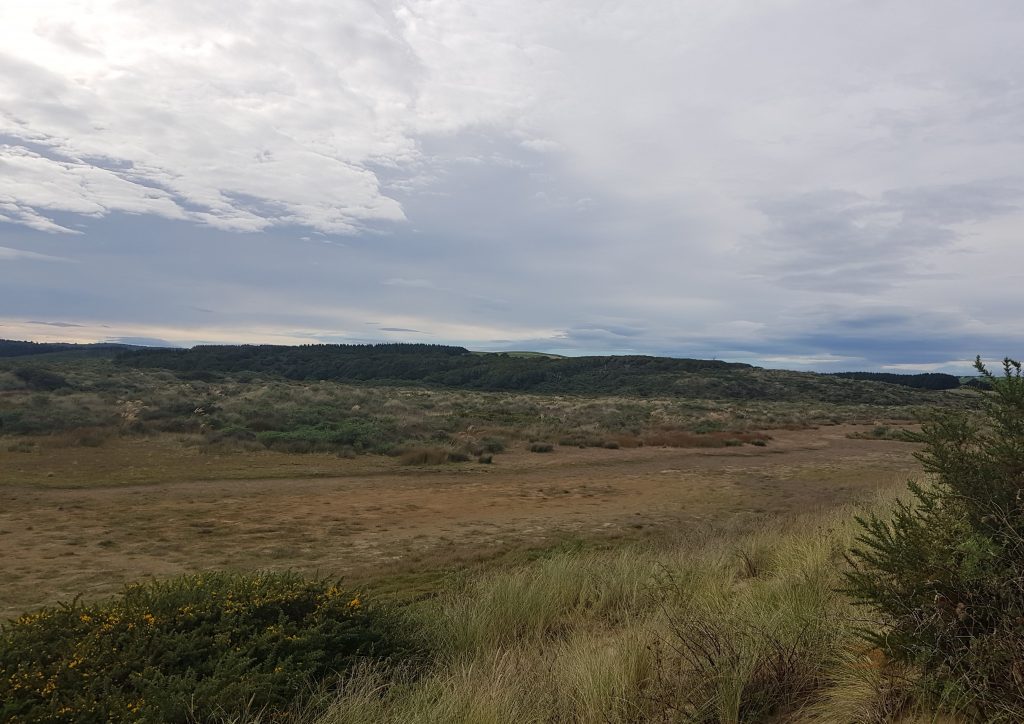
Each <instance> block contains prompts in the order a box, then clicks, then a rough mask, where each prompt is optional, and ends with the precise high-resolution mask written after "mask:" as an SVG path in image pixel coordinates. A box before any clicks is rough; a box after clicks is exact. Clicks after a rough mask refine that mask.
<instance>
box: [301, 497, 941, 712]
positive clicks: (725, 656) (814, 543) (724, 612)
mask: <svg viewBox="0 0 1024 724" xmlns="http://www.w3.org/2000/svg"><path fill="white" fill-rule="evenodd" d="M892 497H894V493H890V494H888V495H887V496H882V497H880V498H879V499H877V500H874V501H872V502H871V503H870V504H868V505H866V506H862V507H860V508H857V507H853V506H847V507H844V508H841V509H838V510H834V511H830V512H828V513H819V514H809V515H805V516H802V517H799V518H797V519H795V520H791V521H788V522H777V521H766V522H765V523H764V524H763V525H760V526H758V529H757V530H756V531H750V530H747V531H744V530H734V531H718V532H716V533H715V534H713V535H712V534H706V535H694V536H690V537H689V538H687V539H681V540H679V541H677V542H675V543H673V544H671V545H662V546H658V547H647V548H630V549H625V550H622V549H619V550H608V551H597V552H595V551H581V552H563V553H557V554H554V555H551V556H550V557H547V558H544V559H542V560H539V561H537V562H534V563H532V564H529V565H525V566H522V567H516V568H512V569H508V570H500V571H481V572H478V573H477V574H475V575H466V576H465V577H464V578H462V579H461V580H458V581H454V582H452V584H451V585H450V586H449V587H448V589H447V590H446V591H445V592H444V593H443V594H442V595H440V596H438V597H437V598H435V599H432V600H430V601H426V602H423V603H420V604H417V605H415V606H414V607H413V608H412V609H411V610H410V612H409V613H410V616H411V617H412V620H413V621H414V625H415V628H416V629H417V631H418V632H419V635H420V636H421V637H422V638H423V640H424V641H425V642H426V644H427V646H428V647H429V648H430V650H432V651H433V652H434V656H433V658H432V663H431V664H430V665H429V666H428V667H427V669H426V670H425V671H422V670H420V671H414V670H412V669H408V668H406V669H403V668H401V667H399V668H398V669H397V670H396V669H385V668H382V667H380V666H368V667H364V668H361V669H357V670H356V671H355V672H354V673H353V674H351V676H349V677H348V679H347V680H346V681H345V682H344V684H343V686H342V689H341V691H340V693H339V694H337V695H336V696H335V697H334V698H331V699H329V700H327V701H326V702H325V703H324V707H323V711H322V712H321V713H320V714H319V715H318V716H317V717H316V718H315V721H316V722H317V724H342V723H346V724H347V723H349V722H352V723H354V722H369V721H374V722H395V723H398V722H464V723H465V724H470V723H473V724H480V723H483V722H496V723H497V722H632V721H682V722H723V723H724V722H740V721H771V720H774V721H792V722H851V721H856V722H883V721H908V722H910V721H936V719H935V717H934V716H930V715H926V714H925V713H923V712H919V711H915V708H914V702H913V700H912V696H911V692H912V688H913V687H912V677H911V676H910V675H909V672H905V671H900V670H896V669H893V667H891V666H884V667H883V663H884V662H883V661H882V659H881V657H880V655H879V654H878V652H877V651H873V650H871V649H869V648H868V647H867V646H866V645H865V644H864V643H863V642H862V641H861V640H860V638H859V637H858V636H857V634H856V628H857V627H858V626H862V625H864V624H865V622H864V621H863V617H864V616H865V612H864V611H862V610H859V609H856V608H854V607H853V606H851V604H850V602H849V601H848V600H847V599H846V598H845V597H844V596H843V595H842V594H841V593H839V592H837V588H838V587H840V586H841V584H842V578H841V571H842V570H843V568H844V565H845V562H844V559H843V552H844V551H845V550H846V549H847V548H848V547H849V545H850V544H851V543H852V541H853V537H854V536H855V534H856V524H855V522H854V516H855V515H856V514H857V513H858V512H864V509H865V508H872V507H874V508H884V509H887V508H888V507H889V505H890V504H891V499H892Z"/></svg>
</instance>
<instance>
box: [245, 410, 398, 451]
mask: <svg viewBox="0 0 1024 724" xmlns="http://www.w3.org/2000/svg"><path fill="white" fill-rule="evenodd" d="M389 437H390V430H388V429H386V427H385V426H384V425H382V424H381V423H380V422H378V421H375V420H366V419H361V418H353V419H350V420H342V421H339V422H333V423H320V424H317V425H304V426H299V427H295V428H292V429H288V430H268V431H266V432H260V433H257V435H256V439H257V440H259V441H260V442H261V443H263V445H264V446H266V447H268V448H271V449H274V450H282V451H284V452H299V453H303V452H323V451H334V450H338V449H340V448H343V447H351V448H355V449H357V450H375V451H380V450H381V449H382V446H384V444H385V443H386V442H387V440H388V439H389Z"/></svg>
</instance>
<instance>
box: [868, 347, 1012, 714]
mask: <svg viewBox="0 0 1024 724" xmlns="http://www.w3.org/2000/svg"><path fill="white" fill-rule="evenodd" d="M975 366H976V367H977V368H978V371H979V372H980V373H981V374H982V376H983V379H984V380H985V381H986V382H988V383H989V385H991V387H992V389H993V392H992V393H991V396H990V397H989V399H988V400H987V405H986V407H985V411H984V415H983V416H982V419H981V420H979V421H972V420H971V419H969V418H968V417H966V416H964V415H951V416H950V415H947V416H944V417H942V418H940V419H938V420H936V421H933V422H932V423H930V424H928V425H925V426H924V428H923V431H922V433H920V434H919V435H916V436H915V437H917V439H919V440H920V441H921V442H923V443H925V449H924V451H923V452H922V453H920V454H919V455H918V458H919V459H920V460H921V462H922V463H923V464H924V467H925V470H926V471H928V472H929V473H932V474H933V475H934V477H935V480H934V482H933V484H932V485H929V486H922V485H918V484H913V483H912V484H911V486H910V489H911V491H912V493H913V496H914V498H915V500H914V501H913V502H910V503H908V502H903V503H899V504H898V505H897V506H896V508H895V510H894V511H893V513H892V514H891V516H878V515H874V516H870V517H867V518H864V519H862V521H861V523H862V525H863V531H862V534H861V535H860V537H859V538H858V543H859V545H858V547H857V548H855V549H854V550H853V551H852V555H851V559H852V562H853V563H854V565H855V566H856V569H855V570H854V571H853V572H851V573H850V574H849V575H848V581H849V588H850V592H851V593H852V594H853V595H854V597H855V598H857V599H858V600H859V601H860V602H861V603H863V604H866V605H868V606H869V607H870V608H872V609H874V611H875V612H876V613H877V615H878V618H879V622H880V623H881V624H882V628H881V630H880V632H878V633H876V634H874V635H872V636H871V640H872V642H873V643H874V644H875V645H877V646H878V647H879V648H880V649H881V650H882V651H883V652H884V653H885V654H886V655H887V656H888V657H890V658H892V659H895V660H897V661H901V662H904V663H907V664H911V665H914V666H916V667H919V668H920V670H921V671H922V672H923V674H924V676H925V678H924V682H925V683H926V684H927V685H928V689H929V691H930V693H931V695H933V696H934V697H936V698H937V699H938V700H939V701H940V702H941V703H942V705H943V706H944V707H945V708H948V709H955V710H957V711H959V712H962V713H964V714H966V715H968V716H970V717H972V718H977V719H979V720H984V721H1024V379H1022V378H1021V365H1020V363H1019V362H1016V361H1014V360H1010V359H1007V360H1004V363H1003V375H1002V376H1001V377H997V376H995V375H993V374H991V373H990V372H989V371H988V370H986V369H985V367H984V365H982V363H981V360H980V359H979V360H978V361H977V362H976V363H975Z"/></svg>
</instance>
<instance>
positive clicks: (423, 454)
mask: <svg viewBox="0 0 1024 724" xmlns="http://www.w3.org/2000/svg"><path fill="white" fill-rule="evenodd" d="M398 460H399V462H401V463H402V465H443V464H445V463H464V462H466V461H467V460H469V455H467V454H466V453H464V452H462V451H460V450H453V449H452V448H445V447H415V448H411V449H409V450H405V451H404V452H403V453H402V454H401V455H399V456H398Z"/></svg>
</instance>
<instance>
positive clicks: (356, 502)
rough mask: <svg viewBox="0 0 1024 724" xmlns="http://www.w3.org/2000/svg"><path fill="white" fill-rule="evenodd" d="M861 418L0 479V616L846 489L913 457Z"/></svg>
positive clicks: (619, 529)
mask: <svg viewBox="0 0 1024 724" xmlns="http://www.w3.org/2000/svg"><path fill="white" fill-rule="evenodd" d="M854 429H864V428H862V427H851V426H835V427H825V428H821V429H818V430H801V431H772V433H771V434H772V435H773V436H774V439H773V440H772V441H771V443H770V444H769V446H768V447H765V448H758V447H752V446H744V447H740V448H720V449H714V450H692V449H667V448H636V449H629V450H604V449H586V450H580V449H575V448H558V449H557V450H556V451H555V452H553V453H550V454H531V453H527V452H518V451H517V452H511V453H505V454H502V455H498V456H496V457H495V464H494V465H490V466H487V465H479V464H476V463H465V464H459V465H447V466H439V467H431V468H402V467H400V466H398V465H397V464H396V463H395V461H394V460H392V459H390V458H382V459H380V460H379V461H377V462H376V463H374V464H368V463H367V461H366V459H365V458H364V459H361V460H358V461H351V462H352V466H351V467H352V473H351V474H348V475H346V474H342V475H338V476H334V477H326V478H290V479H254V480H224V481H201V482H196V481H190V480H181V481H179V482H175V483H171V484H157V485H121V486H118V487H93V488H85V489H60V488H42V487H35V486H5V487H2V488H0V544H2V549H3V551H4V555H3V557H2V560H0V580H2V581H3V583H2V584H0V617H3V616H7V615H15V614H18V613H21V612H22V611H24V610H27V609H29V608H31V607H34V606H37V605H40V604H45V603H52V602H53V601H55V600H60V599H66V598H70V597H72V596H74V595H75V594H77V593H84V594H85V595H86V596H89V597H92V596H96V595H101V594H105V593H109V592H112V591H115V590H117V589H118V588H119V587H120V586H121V585H122V584H123V583H124V582H126V581H130V580H137V579H139V578H141V577H144V576H148V575H168V574H174V573H178V572H182V571H189V570H197V569H202V568H211V567H239V568H248V567H262V568H287V567H293V568H299V569H302V570H309V571H320V572H322V573H330V574H356V575H360V576H365V575H367V574H368V572H371V571H380V570H385V569H390V570H395V571H415V570H417V569H418V568H429V567H437V566H438V565H443V564H444V563H445V562H451V561H457V560H461V559H471V558H474V557H478V556H480V555H486V553H487V552H488V551H495V550H501V549H504V548H508V547H513V546H518V545H524V544H526V545H543V544H545V543H549V542H554V541H555V540H557V539H558V538H559V537H561V536H564V535H576V536H585V537H586V536H595V535H602V536H607V535H612V536H621V537H633V536H638V535H642V534H644V533H645V532H650V531H657V530H662V529H664V528H665V526H671V527H678V526H679V525H685V524H686V522H687V521H691V522H692V521H694V520H698V519H702V520H708V519H715V518H718V517H722V516H730V515H737V514H748V513H764V514H773V513H786V512H792V511H798V510H805V509H809V508H816V507H821V506H826V505H831V504H835V503H839V502H844V501H847V500H850V499H853V498H855V497H857V496H858V495H861V494H863V493H865V492H867V491H870V490H871V489H874V488H877V487H879V486H882V485H886V484H890V483H892V482H894V481H897V480H898V479H899V478H903V477H906V476H907V475H908V474H910V473H912V472H913V471H915V470H916V469H917V466H916V463H915V462H914V460H913V459H912V457H911V452H912V450H913V449H914V446H913V445H910V444H907V443H900V442H892V441H871V440H858V439H850V438H848V437H847V436H846V435H847V433H848V432H850V431H851V430H854Z"/></svg>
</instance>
